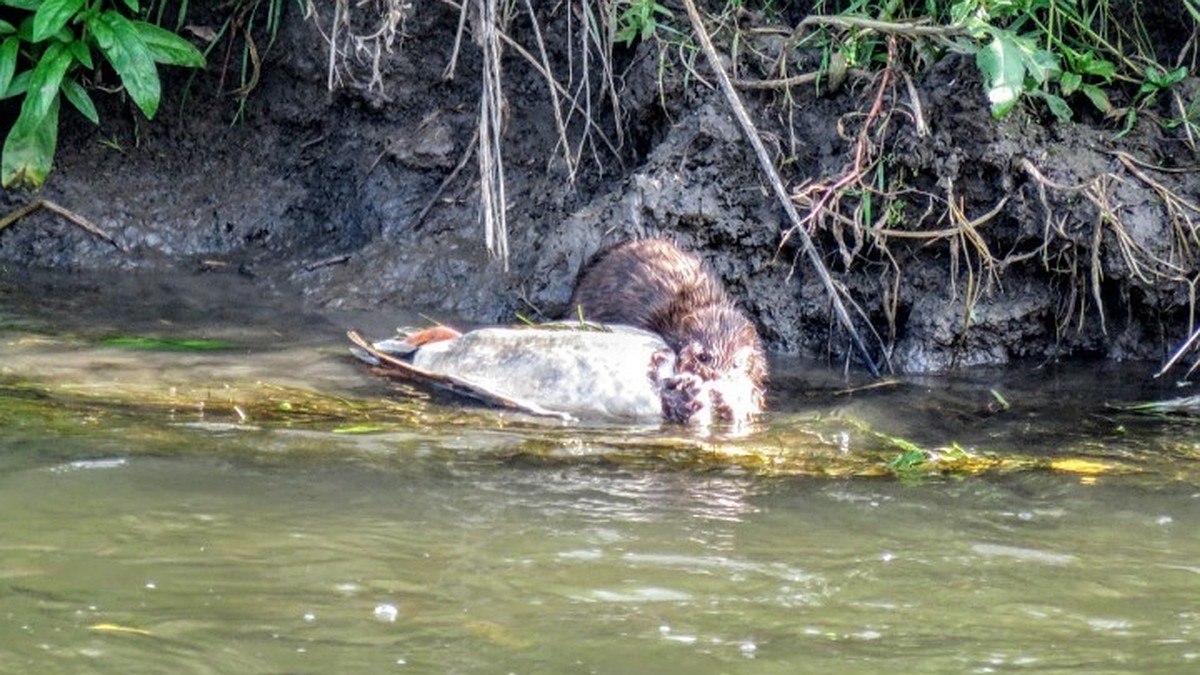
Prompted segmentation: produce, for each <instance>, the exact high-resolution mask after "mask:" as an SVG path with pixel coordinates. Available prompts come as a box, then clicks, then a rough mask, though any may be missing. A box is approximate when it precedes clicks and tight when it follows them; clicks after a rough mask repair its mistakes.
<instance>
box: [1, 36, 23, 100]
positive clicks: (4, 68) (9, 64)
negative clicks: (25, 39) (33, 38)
mask: <svg viewBox="0 0 1200 675" xmlns="http://www.w3.org/2000/svg"><path fill="white" fill-rule="evenodd" d="M20 48H21V41H20V40H19V39H17V38H16V37H15V36H9V37H7V38H5V39H4V42H3V43H0V94H3V93H4V92H6V91H8V87H9V85H11V84H12V80H13V73H15V72H17V51H18V50H19V49H20Z"/></svg>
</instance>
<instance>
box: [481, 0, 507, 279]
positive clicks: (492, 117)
mask: <svg viewBox="0 0 1200 675" xmlns="http://www.w3.org/2000/svg"><path fill="white" fill-rule="evenodd" d="M498 5H499V0H479V13H480V21H479V23H480V33H481V34H480V35H479V36H478V37H477V39H478V40H479V44H480V48H481V50H482V51H483V86H482V87H480V89H481V92H480V96H479V192H480V201H481V202H482V203H481V204H480V214H479V215H480V220H482V221H483V233H484V239H485V241H486V242H487V247H488V253H490V254H491V255H492V256H494V257H496V258H499V259H500V260H501V261H502V262H503V264H504V271H505V272H507V271H508V214H507V207H508V204H507V203H506V201H507V198H506V197H505V190H504V162H503V159H502V158H501V155H500V151H501V147H502V145H503V141H502V137H503V135H504V119H503V118H504V111H503V106H504V90H503V88H502V86H501V76H500V39H499V37H498V36H497V33H498V32H499V31H500V24H499V21H500V17H499V8H498Z"/></svg>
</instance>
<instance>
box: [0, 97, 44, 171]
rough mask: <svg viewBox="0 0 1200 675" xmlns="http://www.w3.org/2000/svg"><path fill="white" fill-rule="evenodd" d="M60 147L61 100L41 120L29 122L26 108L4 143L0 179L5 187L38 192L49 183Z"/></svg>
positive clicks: (0, 162)
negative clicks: (56, 152) (55, 153)
mask: <svg viewBox="0 0 1200 675" xmlns="http://www.w3.org/2000/svg"><path fill="white" fill-rule="evenodd" d="M57 145H58V97H57V96H55V97H54V100H53V101H51V102H50V108H49V110H47V111H46V114H44V115H42V117H41V119H39V120H30V119H29V117H28V116H26V114H25V110H24V108H22V110H21V114H20V115H19V116H18V117H17V121H16V122H15V123H14V124H13V126H12V129H11V130H10V131H9V132H8V138H6V139H4V151H3V160H2V161H0V176H2V178H3V185H4V187H6V188H8V187H28V188H39V187H41V186H42V183H44V182H46V176H47V174H49V173H50V165H51V164H53V162H54V148H55V146H57Z"/></svg>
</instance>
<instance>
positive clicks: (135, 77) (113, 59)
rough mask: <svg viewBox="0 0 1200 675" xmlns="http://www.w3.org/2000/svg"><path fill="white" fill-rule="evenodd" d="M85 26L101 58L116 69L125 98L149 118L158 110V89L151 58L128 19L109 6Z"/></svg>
mask: <svg viewBox="0 0 1200 675" xmlns="http://www.w3.org/2000/svg"><path fill="white" fill-rule="evenodd" d="M88 28H90V29H91V31H92V35H94V36H95V37H96V44H97V46H99V47H100V51H101V52H102V53H103V54H104V58H106V59H108V62H109V63H110V64H112V67H113V70H115V71H117V75H118V76H119V77H120V78H121V84H123V85H125V91H126V92H128V93H129V97H130V98H132V99H133V102H134V103H136V104H137V107H138V108H140V109H141V111H142V114H143V115H145V116H146V118H147V119H153V118H154V114H155V113H156V112H158V102H159V97H160V96H161V95H162V88H161V85H160V84H159V81H158V69H157V67H156V66H155V65H154V57H153V56H152V55H151V53H150V49H149V48H147V47H146V43H145V42H144V41H143V40H142V38H141V36H139V35H138V31H137V29H136V28H134V27H133V24H132V23H130V21H129V19H126V18H125V17H123V16H121V15H120V14H118V13H117V12H116V11H114V10H111V9H109V10H105V11H104V12H102V13H100V14H98V15H96V16H94V17H91V18H90V19H89V21H88Z"/></svg>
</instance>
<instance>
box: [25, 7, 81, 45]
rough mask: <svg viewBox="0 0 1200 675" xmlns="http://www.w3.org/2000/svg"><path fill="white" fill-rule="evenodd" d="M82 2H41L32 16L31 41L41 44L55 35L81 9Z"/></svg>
mask: <svg viewBox="0 0 1200 675" xmlns="http://www.w3.org/2000/svg"><path fill="white" fill-rule="evenodd" d="M83 2H84V0H42V5H41V7H38V9H37V12H35V13H34V15H33V41H34V42H42V41H44V40H46V39H48V38H50V37H51V36H53V35H54V34H55V33H57V32H58V31H59V30H60V29H62V27H63V26H66V25H67V22H68V21H70V20H71V18H72V17H73V16H75V15H76V14H78V13H79V10H80V9H82V8H83Z"/></svg>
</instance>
